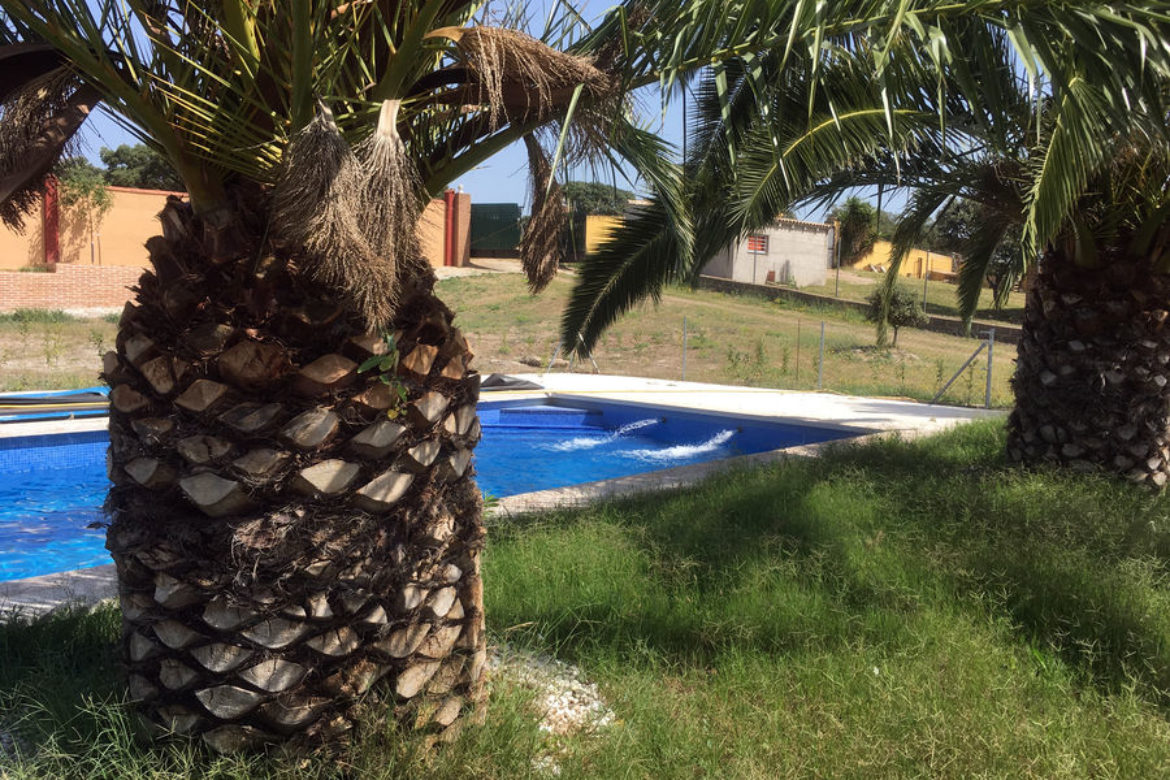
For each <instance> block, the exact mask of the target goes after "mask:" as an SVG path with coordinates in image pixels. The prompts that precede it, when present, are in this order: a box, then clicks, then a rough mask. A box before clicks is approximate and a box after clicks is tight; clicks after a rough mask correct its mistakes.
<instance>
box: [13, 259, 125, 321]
mask: <svg viewBox="0 0 1170 780" xmlns="http://www.w3.org/2000/svg"><path fill="white" fill-rule="evenodd" d="M141 275H142V269H141V268H129V267H125V266H111V265H106V266H98V265H65V264H58V265H57V270H56V271H55V272H52V273H20V272H17V271H0V312H11V311H13V310H15V309H92V308H98V307H103V308H111V309H114V308H121V307H122V304H124V303H125V302H126V301H128V300H130V295H131V293H130V290H128V289H127V288H128V287H130V286H131V285H134V284H137V283H138V277H139V276H141Z"/></svg>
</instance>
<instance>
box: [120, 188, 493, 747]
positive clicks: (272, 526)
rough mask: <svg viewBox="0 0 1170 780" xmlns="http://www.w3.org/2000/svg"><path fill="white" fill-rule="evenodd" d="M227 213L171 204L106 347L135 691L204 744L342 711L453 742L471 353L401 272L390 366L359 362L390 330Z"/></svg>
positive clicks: (480, 635) (468, 495) (126, 634)
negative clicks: (226, 224) (362, 321)
mask: <svg viewBox="0 0 1170 780" xmlns="http://www.w3.org/2000/svg"><path fill="white" fill-rule="evenodd" d="M242 202H243V203H244V207H245V208H244V209H243V210H244V214H243V216H238V219H237V224H236V225H235V227H234V229H233V230H234V235H233V238H232V239H231V240H230V241H224V240H223V231H222V230H214V231H212V232H213V233H214V234H215V235H213V236H211V238H212V240H211V241H210V242H207V241H200V240H199V237H200V236H201V235H203V234H205V233H207V228H208V227H209V226H207V225H204V224H202V222H203V220H201V219H200V218H198V217H196V216H195V215H193V214H192V212H191V210H190V208H189V207H188V206H186V205H183V204H182V203H180V202H179V201H178V200H177V199H172V201H171V202H170V203H169V204H168V206H167V208H166V209H165V210H164V212H163V214H162V222H163V226H164V236H163V237H156V238H154V239H151V241H150V242H148V249H149V250H150V253H151V259H152V263H153V265H154V267H155V271H154V272H153V273H152V272H146V273H144V274H143V276H142V278H141V280H140V282H139V288H138V291H137V297H136V301H137V304H136V305H132V304H128V305H127V307H126V310H125V312H124V314H123V317H122V321H121V325H120V330H119V335H118V342H117V352H116V353H110V354H109V355H107V356H106V363H105V371H104V377H105V379H106V381H107V382H108V383H109V384H110V386H111V387H112V388H113V389H112V391H111V406H112V410H111V416H110V456H109V471H110V478H111V480H112V481H113V482H114V487H112V489H111V491H110V495H109V498H108V501H107V511H108V512H109V515H110V527H109V532H108V541H107V545H108V547H109V549H110V551H111V553H112V554H113V557H114V561H115V563H116V564H117V570H118V578H119V589H120V597H121V604H122V611H123V617H124V621H123V626H124V631H123V656H124V661H125V664H126V667H127V670H128V674H129V684H130V690H131V693H132V695H133V696H134V698H135V699H138V700H140V701H141V702H142V705H143V707H144V709H145V711H146V713H147V715H148V716H149V718H150V720H152V721H153V722H154V723H156V724H158V725H159V726H161V727H162V728H164V729H169V730H173V731H176V732H181V733H185V734H196V735H202V737H203V739H204V740H205V741H206V742H207V743H208V744H210V745H211V746H212V747H214V748H216V749H219V750H233V749H239V748H244V747H249V746H252V745H256V744H263V743H269V742H276V741H284V740H291V741H294V742H299V743H303V744H310V745H311V744H318V743H322V742H326V741H331V740H334V739H337V738H338V737H340V736H341V735H343V734H345V733H346V732H347V731H348V730H349V729H350V728H351V727H352V726H353V725H354V724H355V723H356V715H357V713H358V707H359V703H360V704H361V706H362V711H363V712H367V713H377V712H388V713H392V714H393V715H394V716H395V717H396V718H397V719H398V720H399V721H400V722H403V723H405V724H408V725H409V726H411V727H418V728H423V729H426V730H428V731H429V732H431V733H432V734H433V735H434V738H436V739H439V738H441V739H449V738H451V737H453V736H454V735H455V734H456V733H457V730H458V728H459V727H460V724H461V723H462V719H461V717H460V716H461V715H462V714H463V713H465V712H468V711H473V710H475V709H476V708H477V707H478V706H479V704H480V703H481V699H482V696H481V693H482V685H481V680H482V672H483V667H484V661H485V639H484V631H483V626H484V623H483V591H482V585H481V580H480V574H479V571H480V565H479V553H480V549H481V546H482V542H483V536H484V531H483V525H482V517H481V510H482V501H481V498H480V494H479V491H478V489H477V488H476V485H475V482H474V479H473V478H472V473H473V470H472V468H471V465H470V457H471V451H472V448H473V447H474V446H475V444H476V442H477V441H478V439H479V430H480V429H479V423H478V421H477V420H476V417H475V402H476V399H477V396H478V392H479V381H478V376H477V375H476V373H475V371H473V370H471V369H470V368H469V367H468V364H469V362H470V360H471V353H470V351H469V350H468V348H467V343H466V341H465V340H464V339H463V337H462V336H461V335H460V333H459V330H458V329H457V328H455V327H454V326H453V325H452V318H453V315H452V313H451V312H450V310H448V309H447V308H446V307H445V306H444V305H443V304H442V303H441V302H440V301H439V299H438V298H436V297H435V295H434V293H433V289H432V288H433V284H434V277H433V275H432V274H430V272H429V270H428V271H426V272H425V273H423V274H421V275H420V274H419V273H418V272H417V271H416V272H415V274H414V277H413V278H410V279H404V280H403V283H404V288H403V289H404V294H403V298H402V304H401V306H400V309H399V312H400V313H399V315H398V316H397V319H396V321H395V323H394V329H395V333H396V335H397V345H398V348H399V350H400V354H401V356H402V357H401V361H400V362H399V364H398V366H397V368H396V369H395V370H392V371H390V372H389V373H388V374H387V375H385V376H377V372H376V371H375V372H370V373H366V374H361V373H358V372H357V371H356V368H357V366H358V364H360V363H361V362H362V361H363V360H364V359H366V358H367V357H369V356H370V355H372V354H377V353H380V352H383V351H385V350H386V349H387V345H386V342H385V341H384V340H383V339H382V338H381V337H380V335H379V334H373V333H366V332H364V328H361V327H360V326H358V325H357V324H356V320H354V319H353V318H351V317H349V316H347V315H346V314H345V313H344V311H343V310H342V309H341V308H340V307H339V306H338V305H337V303H336V301H335V300H332V299H331V297H330V295H329V294H328V293H326V292H324V291H322V290H321V289H320V285H317V284H313V283H310V282H309V281H308V280H307V279H305V278H304V277H303V276H302V275H301V273H300V272H299V271H298V268H297V260H298V258H297V256H296V253H295V251H293V252H290V251H287V250H285V249H282V248H280V247H273V246H270V245H267V244H266V243H265V242H264V241H263V240H262V239H260V238H259V237H260V236H263V235H264V232H263V225H264V219H263V216H262V215H263V206H264V204H263V202H262V200H261V198H260V197H259V196H253V197H252V199H251V201H249V200H248V199H247V198H244V199H243V200H242ZM219 227H221V228H222V225H221V226H219ZM208 243H210V244H211V245H212V246H213V247H214V251H215V253H216V257H217V259H221V260H222V254H223V252H224V248H225V247H231V246H234V247H237V249H236V250H235V252H234V253H233V254H232V255H231V257H229V258H227V259H226V260H222V261H221V262H219V263H215V262H213V261H212V260H211V258H210V257H209V256H208V250H206V249H205V248H204V246H205V244H208ZM379 702H381V704H378V703H379Z"/></svg>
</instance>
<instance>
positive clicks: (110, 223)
mask: <svg viewBox="0 0 1170 780" xmlns="http://www.w3.org/2000/svg"><path fill="white" fill-rule="evenodd" d="M109 190H110V194H111V195H112V196H113V203H112V205H111V206H110V209H109V211H107V212H106V213H105V214H104V215H103V216H102V218H101V220H100V222H99V223H98V224H97V225H96V226H93V227H92V229H91V226H89V225H87V224H85V220H84V219H81V218H79V216H78V215H77V214H74V213H71V211H70V209H68V208H65V207H64V206H62V207H61V210H60V217H61V219H60V226H61V227H60V242H61V262H62V263H64V264H69V265H100V266H126V267H133V268H143V267H146V266H148V265H149V262H150V261H149V258H148V256H147V253H146V249H145V246H144V244H145V243H146V239H148V238H150V237H151V236H154V235H157V234H158V232H159V225H158V213H159V212H160V211H162V208H163V206H165V205H166V202H167V196H168V195H171V194H173V193H169V192H163V191H161V190H139V189H130V188H127V187H110V188H109ZM455 204H456V205H455V209H456V225H455V259H456V265H466V264H467V263H468V261H469V260H470V255H471V196H470V195H468V194H467V193H463V192H461V193H456V194H455ZM42 221H43V220H42V214H41V207H40V205H38V206H37V207H36V208H35V209H34V210H33V212H32V213H31V214H30V215H29V216H28V217H27V218H26V220H25V229H24V232H23V233H17V232H15V231H13V230H9V229H7V228H2V227H0V270H14V269H18V268H25V267H28V266H38V265H43V264H44V252H45V250H44V236H43V233H42ZM445 229H446V203H445V201H444V199H443V198H435V199H434V200H432V201H431V202H430V203H429V204H428V205H427V208H426V210H425V211H424V212H423V216H422V220H421V221H420V223H419V243H420V244H421V245H422V252H423V255H425V256H426V258H427V259H428V260H429V261H430V263H431V265H432V266H441V265H443V252H444V240H443V231H444V230H445Z"/></svg>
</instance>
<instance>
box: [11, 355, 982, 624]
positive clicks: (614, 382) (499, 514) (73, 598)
mask: <svg viewBox="0 0 1170 780" xmlns="http://www.w3.org/2000/svg"><path fill="white" fill-rule="evenodd" d="M513 376H516V377H517V378H520V379H527V380H529V381H532V382H536V383H537V384H540V385H542V386H543V388H544V389H542V390H524V391H515V390H502V391H500V390H494V391H487V390H485V391H484V392H483V394H482V396H481V400H497V399H499V400H543V399H550V398H551V399H565V400H574V399H575V400H580V401H615V402H621V403H625V404H637V405H642V404H644V405H647V406H654V407H673V408H676V409H680V410H687V411H693V412H705V413H713V414H726V415H735V416H739V417H750V418H757V419H762V420H779V419H783V420H785V421H789V422H795V423H806V424H810V425H821V426H824V425H830V426H833V427H842V428H848V429H852V430H855V431H856V432H857V435H858V437H857V438H853V439H847V440H845V441H852V442H856V441H859V440H863V439H868V438H870V437H874V436H888V435H898V436H901V437H903V438H907V439H912V438H917V437H919V436H923V435H929V434H932V433H938V432H940V431H943V430H946V429H947V428H951V427H954V426H955V425H960V424H962V423H966V422H971V421H973V420H981V419H988V418H997V417H1002V416H1003V415H1004V412H1003V411H997V410H991V411H988V410H984V409H967V408H961V407H953V406H929V405H927V404H921V403H916V402H913V401H901V400H895V399H883V398H865V397H860V396H846V395H835V394H831V393H807V392H796V391H789V390H769V389H762V388H750V387H733V386H728V385H711V384H701V383H698V382H676V381H670V380H661V379H642V378H639V377H624V376H610V375H604V374H556V373H554V374H515V375H513ZM105 427H106V419H105V418H104V417H103V418H81V419H77V420H52V421H47V422H38V423H8V424H5V425H3V426H0V438H8V437H12V436H33V435H45V434H54V433H80V432H84V431H94V430H104V429H105ZM841 444H842V442H841V441H840V440H839V441H837V442H825V443H822V444H810V445H804V446H798V447H788V448H786V449H781V450H774V451H772V452H763V453H759V454H756V455H743V456H740V457H736V458H727V459H724V460H717V461H709V462H707V463H697V464H694V465H690V466H680V467H677V468H671V469H663V470H660V471H651V472H646V473H643V474H635V475H632V476H628V477H619V478H617V479H608V480H603V481H600V482H590V483H585V484H581V485H572V486H569V487H563V488H555V489H553V490H542V491H538V492H535V493H522V494H520V495H515V496H509V497H507V498H503V499H500V500H499V501H498V502H497V503H496V504H495V505H494V506H492V507H491V508H490V509H489V510H488V512H487V515H488V520H487V522H488V524H489V525H491V524H492V523H493V522H497V523H498V522H500V520H501V519H503V518H506V517H510V516H516V515H521V514H524V513H526V512H532V511H538V510H545V509H551V508H555V507H566V506H579V505H582V504H587V503H590V502H593V501H597V500H602V499H607V498H615V497H618V496H625V495H632V494H635V493H644V492H650V491H655V490H665V489H670V488H675V487H681V486H684V485H688V484H693V483H694V482H697V481H699V480H701V479H703V478H704V477H707V476H710V475H711V474H715V473H718V472H719V471H723V470H726V469H729V468H742V467H746V466H751V465H759V464H764V463H773V462H778V461H782V460H785V459H788V458H794V457H816V456H817V455H819V454H820V452H821V451H822V450H823V449H825V448H826V447H832V446H841ZM115 596H117V584H116V582H115V573H114V566H113V564H107V565H104V566H94V567H91V568H87V569H78V570H75V571H67V572H59V573H57V574H48V575H44V576H40V577H31V578H28V579H24V580H11V581H8V582H3V583H0V620H3V619H4V618H5V617H6V616H9V615H12V614H23V615H39V614H43V613H45V612H48V611H51V610H53V609H57V608H60V607H63V606H70V605H73V606H77V605H80V606H85V605H91V604H94V603H97V602H99V601H102V600H105V599H109V598H114V597H115Z"/></svg>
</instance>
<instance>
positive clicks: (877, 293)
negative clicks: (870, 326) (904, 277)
mask: <svg viewBox="0 0 1170 780" xmlns="http://www.w3.org/2000/svg"><path fill="white" fill-rule="evenodd" d="M885 295H887V292H886V289H885V287H884V286H879V287H877V288H875V289H874V291H873V292H871V293H870V294H869V297H867V298H866V299H865V300H866V302H867V303H869V309H868V310H867V311H866V312H865V319H866V321H868V322H873V323H875V324H877V326H878V343H879V344H880V343H881V341H882V337H881V332H882V327H881V326H882V324H883V320H882V302H883V296H885ZM888 295H889V305H888V307H887V308H886V316H885V321H884V324H887V325H889V326H890V327H892V328H893V329H894V344H893V345H894V346H897V345H898V330H899V329H900V328H902V327H903V326H904V325H909V326H910V327H912V328H921V327H922V326H923V325H925V324H926V323H927V322H929V321H930V318H929V317H927V316H926V312H924V311H923V310H922V307H921V306H919V305H918V301H917V300H916V299H915V297H914V293H912V292H910V291H909V290H908V289H906V288H905V287H903V286H902V285H900V284H899V285H894V286H893V288H892V289H890V290H889V292H888Z"/></svg>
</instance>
